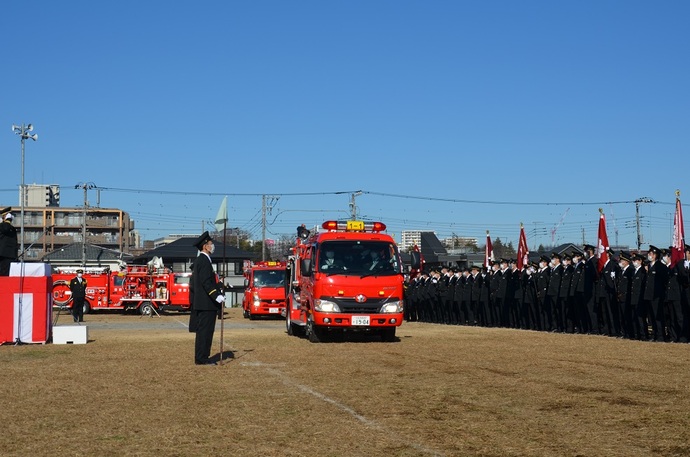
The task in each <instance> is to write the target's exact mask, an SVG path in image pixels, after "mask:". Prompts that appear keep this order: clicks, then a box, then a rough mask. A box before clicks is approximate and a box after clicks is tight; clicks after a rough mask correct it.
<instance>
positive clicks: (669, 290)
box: [666, 261, 685, 302]
mask: <svg viewBox="0 0 690 457" xmlns="http://www.w3.org/2000/svg"><path fill="white" fill-rule="evenodd" d="M684 274H685V266H684V264H683V261H680V262H676V264H675V265H674V266H673V268H669V270H668V281H667V283H666V301H674V302H679V301H680V300H681V288H682V286H681V283H682V282H683V276H684Z"/></svg>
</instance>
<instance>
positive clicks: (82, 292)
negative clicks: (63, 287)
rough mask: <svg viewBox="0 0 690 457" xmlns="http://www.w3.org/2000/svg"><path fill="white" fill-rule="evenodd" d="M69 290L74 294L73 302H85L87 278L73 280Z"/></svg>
mask: <svg viewBox="0 0 690 457" xmlns="http://www.w3.org/2000/svg"><path fill="white" fill-rule="evenodd" d="M69 290H70V291H71V292H72V300H84V298H86V278H84V277H82V278H81V282H79V278H72V280H71V281H70V282H69Z"/></svg>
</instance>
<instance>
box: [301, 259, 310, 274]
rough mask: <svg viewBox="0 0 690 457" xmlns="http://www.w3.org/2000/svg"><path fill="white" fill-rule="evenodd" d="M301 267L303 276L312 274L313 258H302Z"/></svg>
mask: <svg viewBox="0 0 690 457" xmlns="http://www.w3.org/2000/svg"><path fill="white" fill-rule="evenodd" d="M299 269H300V270H301V271H302V276H311V259H301V260H300V266H299Z"/></svg>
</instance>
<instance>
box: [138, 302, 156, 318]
mask: <svg viewBox="0 0 690 457" xmlns="http://www.w3.org/2000/svg"><path fill="white" fill-rule="evenodd" d="M139 313H141V315H142V316H150V315H151V314H153V304H152V303H151V302H150V301H145V302H144V303H142V304H141V306H139Z"/></svg>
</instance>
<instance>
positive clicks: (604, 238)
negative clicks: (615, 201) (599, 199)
mask: <svg viewBox="0 0 690 457" xmlns="http://www.w3.org/2000/svg"><path fill="white" fill-rule="evenodd" d="M599 212H600V213H601V216H599V235H598V240H597V258H598V259H599V261H598V262H597V271H598V272H599V273H601V270H603V269H604V265H606V262H607V261H608V260H609V237H608V235H606V218H605V217H604V212H603V211H602V210H601V209H600V210H599Z"/></svg>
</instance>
